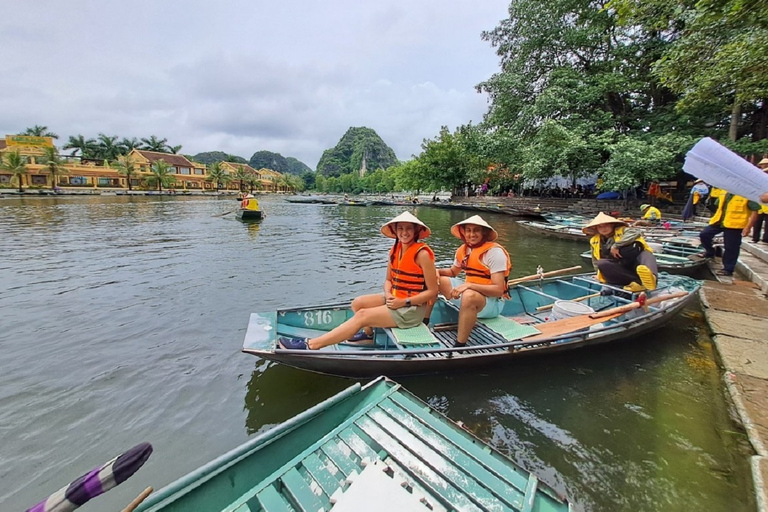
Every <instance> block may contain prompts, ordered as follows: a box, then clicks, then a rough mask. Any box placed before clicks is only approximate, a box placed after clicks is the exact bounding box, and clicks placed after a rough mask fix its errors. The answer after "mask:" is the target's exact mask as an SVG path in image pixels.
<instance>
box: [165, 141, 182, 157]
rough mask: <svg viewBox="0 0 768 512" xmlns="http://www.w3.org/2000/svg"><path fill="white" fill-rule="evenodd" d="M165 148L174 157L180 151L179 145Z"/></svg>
mask: <svg viewBox="0 0 768 512" xmlns="http://www.w3.org/2000/svg"><path fill="white" fill-rule="evenodd" d="M166 148H167V149H168V151H170V152H171V153H173V154H174V155H178V154H179V151H181V144H179V145H178V146H166Z"/></svg>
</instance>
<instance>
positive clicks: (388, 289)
mask: <svg viewBox="0 0 768 512" xmlns="http://www.w3.org/2000/svg"><path fill="white" fill-rule="evenodd" d="M430 233H431V231H430V230H429V228H428V227H427V225H426V224H424V223H423V222H421V221H420V220H419V219H418V218H416V217H415V216H414V215H412V214H411V213H409V212H403V213H402V214H400V215H398V216H397V217H395V218H394V219H392V220H390V221H389V222H387V223H386V224H384V225H383V226H382V227H381V234H383V235H384V236H386V237H388V238H394V239H395V244H394V245H393V246H392V248H391V249H390V251H389V263H388V265H387V278H386V280H385V281H384V293H383V294H372V295H362V296H360V297H357V298H355V299H354V300H353V301H352V310H353V311H354V315H353V316H352V318H350V319H349V320H347V321H346V322H344V323H343V324H341V325H339V326H338V327H336V328H335V329H333V330H331V331H329V332H327V333H325V334H323V335H321V336H318V337H317V338H312V339H308V338H292V337H280V338H278V343H279V345H280V347H282V348H285V349H293V350H296V349H298V350H302V349H313V350H318V349H321V348H323V347H327V346H328V345H335V344H337V343H340V342H342V341H344V340H350V341H353V342H361V341H363V342H364V341H372V340H373V329H374V328H376V327H380V328H392V327H398V328H400V329H409V328H411V327H416V326H418V325H420V324H421V323H422V321H423V320H424V316H425V314H426V313H427V304H428V303H431V302H434V301H435V299H436V298H437V291H438V285H437V270H436V269H435V254H434V252H433V251H432V249H431V248H430V247H429V246H428V245H427V244H425V243H424V242H421V241H420V240H422V239H424V238H427V237H428V236H429V235H430Z"/></svg>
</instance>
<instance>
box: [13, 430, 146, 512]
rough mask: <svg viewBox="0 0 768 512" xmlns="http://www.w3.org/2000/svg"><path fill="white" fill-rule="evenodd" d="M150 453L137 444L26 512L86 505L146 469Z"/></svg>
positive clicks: (63, 510) (67, 510) (58, 511)
mask: <svg viewBox="0 0 768 512" xmlns="http://www.w3.org/2000/svg"><path fill="white" fill-rule="evenodd" d="M151 453H152V445H151V444H149V443H141V444H138V445H136V446H134V447H133V448H131V449H130V450H128V451H127V452H125V453H123V454H121V455H118V456H117V457H115V458H114V459H112V460H110V461H109V462H107V463H106V464H104V465H103V466H99V467H97V468H94V469H92V470H91V471H89V472H88V473H86V474H84V475H83V476H81V477H80V478H78V479H77V480H74V481H73V482H72V483H70V484H69V485H67V486H66V487H63V488H61V489H59V490H58V491H56V492H55V493H53V494H51V495H50V496H49V497H48V498H46V499H45V500H43V501H41V502H40V503H38V504H37V505H35V506H34V507H32V508H30V509H27V512H47V511H50V510H55V511H56V512H71V511H72V510H75V509H76V508H78V507H80V506H81V505H84V504H85V503H86V502H87V501H89V500H90V499H91V498H95V497H96V496H98V495H100V494H102V493H104V492H106V491H108V490H110V489H112V488H113V487H115V486H117V485H120V484H121V483H123V482H124V481H126V480H127V479H128V478H129V477H131V476H132V475H133V474H134V473H135V472H136V471H138V469H139V468H140V467H141V466H143V465H144V463H145V462H146V461H147V459H148V458H149V456H150V454H151ZM144 492H146V490H145V491H144ZM150 492H151V491H150ZM142 494H144V493H142ZM139 497H141V496H139ZM145 497H146V496H145ZM137 499H138V498H137ZM143 499H144V498H142V500H143ZM134 501H135V500H134ZM139 503H140V502H139ZM129 506H130V505H129ZM136 506H138V503H137V504H136ZM134 508H135V507H134ZM129 510H131V509H129Z"/></svg>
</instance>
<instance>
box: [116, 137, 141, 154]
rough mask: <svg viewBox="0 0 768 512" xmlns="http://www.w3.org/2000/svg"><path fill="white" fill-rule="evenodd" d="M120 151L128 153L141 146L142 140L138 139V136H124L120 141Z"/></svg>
mask: <svg viewBox="0 0 768 512" xmlns="http://www.w3.org/2000/svg"><path fill="white" fill-rule="evenodd" d="M118 146H120V153H121V154H123V155H127V154H128V153H130V152H131V151H133V150H134V149H139V148H141V141H140V140H139V139H137V138H136V137H131V138H130V139H129V138H127V137H123V140H121V141H120V144H118Z"/></svg>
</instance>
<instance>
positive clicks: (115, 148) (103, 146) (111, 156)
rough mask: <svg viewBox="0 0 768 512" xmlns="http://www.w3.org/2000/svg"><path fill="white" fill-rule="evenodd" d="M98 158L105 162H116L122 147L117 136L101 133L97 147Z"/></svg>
mask: <svg viewBox="0 0 768 512" xmlns="http://www.w3.org/2000/svg"><path fill="white" fill-rule="evenodd" d="M97 152H98V157H99V158H102V159H104V160H115V159H116V158H117V157H118V155H119V154H120V145H119V144H118V142H117V135H105V134H103V133H100V134H99V136H98V146H97Z"/></svg>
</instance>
